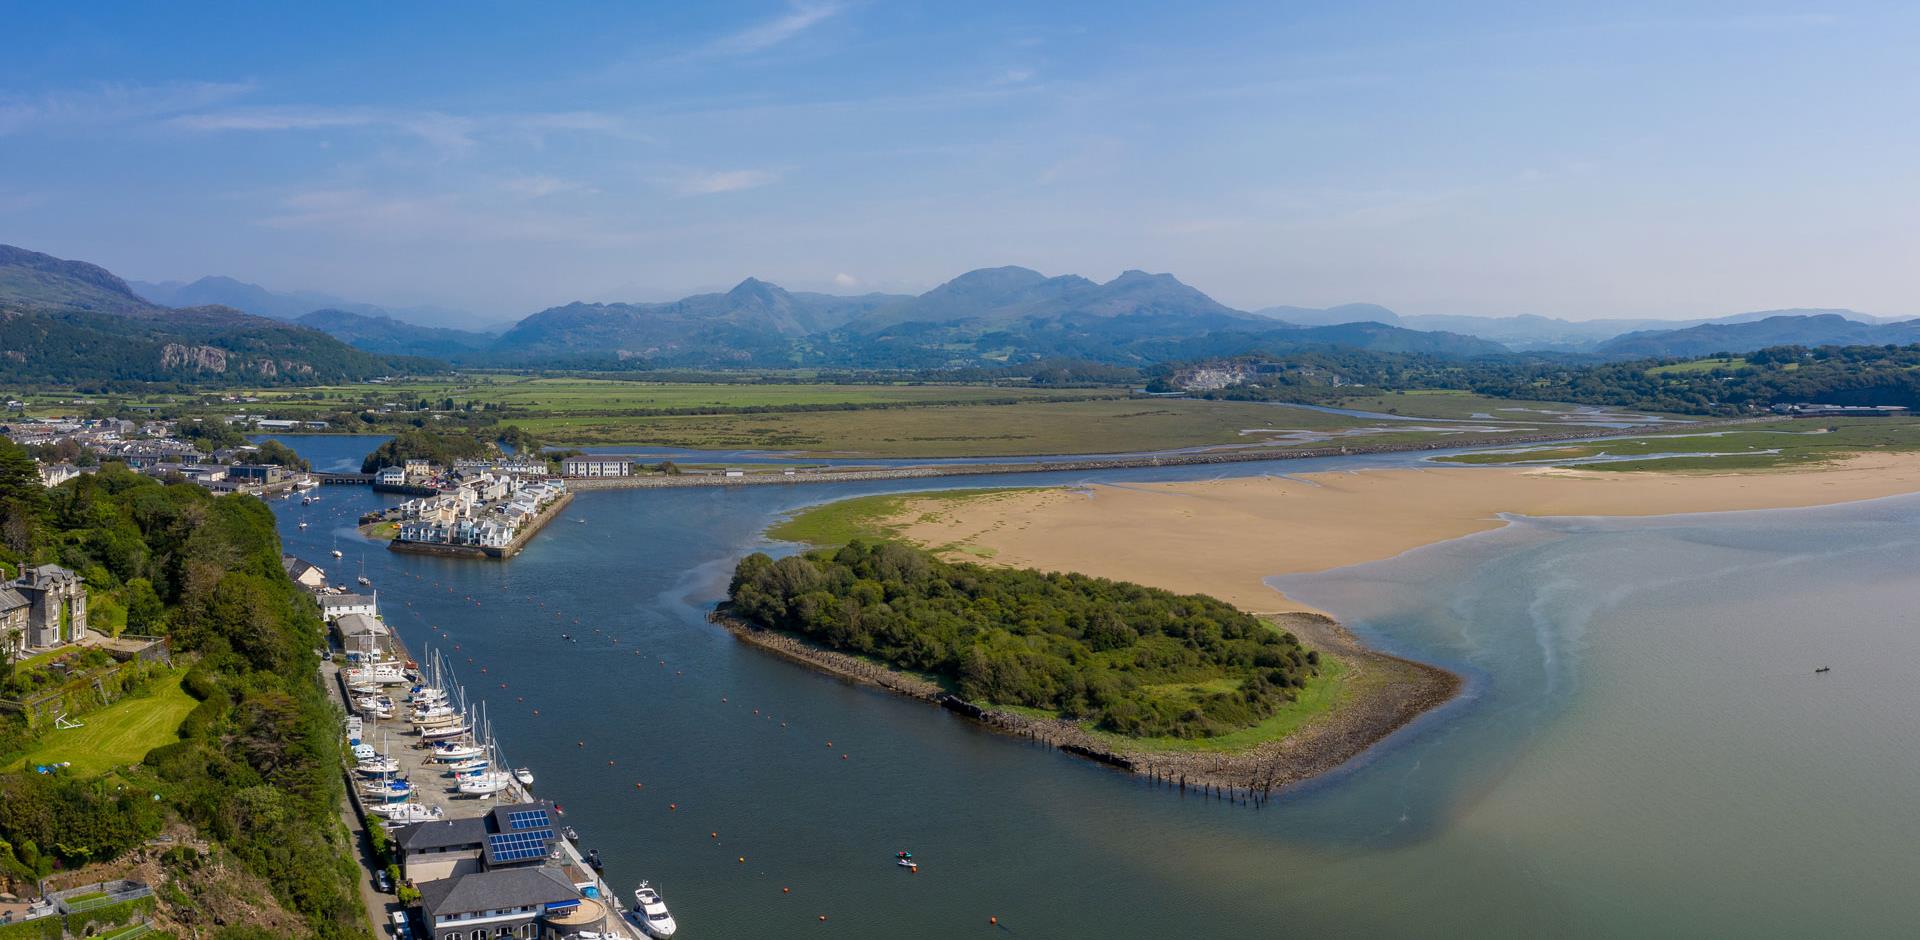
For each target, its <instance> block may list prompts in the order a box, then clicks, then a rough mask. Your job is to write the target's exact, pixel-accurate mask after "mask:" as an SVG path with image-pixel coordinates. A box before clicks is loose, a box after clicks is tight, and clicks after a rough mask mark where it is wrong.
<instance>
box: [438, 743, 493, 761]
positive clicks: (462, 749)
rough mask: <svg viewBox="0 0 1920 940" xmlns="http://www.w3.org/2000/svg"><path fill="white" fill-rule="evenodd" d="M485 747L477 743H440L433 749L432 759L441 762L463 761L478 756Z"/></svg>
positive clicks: (482, 752) (485, 750) (484, 751)
mask: <svg viewBox="0 0 1920 940" xmlns="http://www.w3.org/2000/svg"><path fill="white" fill-rule="evenodd" d="M486 752H487V749H486V748H484V747H481V746H480V745H478V744H441V745H438V746H436V747H434V749H433V759H434V760H437V761H440V762H442V763H454V762H456V761H463V760H466V759H467V758H469V757H479V756H480V755H482V754H485V753H486Z"/></svg>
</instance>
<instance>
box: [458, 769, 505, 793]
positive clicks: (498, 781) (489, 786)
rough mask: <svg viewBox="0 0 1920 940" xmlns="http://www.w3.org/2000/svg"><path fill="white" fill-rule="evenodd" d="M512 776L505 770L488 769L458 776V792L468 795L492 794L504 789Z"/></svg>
mask: <svg viewBox="0 0 1920 940" xmlns="http://www.w3.org/2000/svg"><path fill="white" fill-rule="evenodd" d="M511 783H513V778H511V777H509V776H507V774H506V772H505V771H499V770H495V771H489V772H485V773H478V774H474V775H472V776H469V777H462V778H460V792H461V793H464V794H466V795H468V796H492V795H494V794H495V793H499V792H500V791H502V790H505V789H506V788H507V787H508V785H510V784H511Z"/></svg>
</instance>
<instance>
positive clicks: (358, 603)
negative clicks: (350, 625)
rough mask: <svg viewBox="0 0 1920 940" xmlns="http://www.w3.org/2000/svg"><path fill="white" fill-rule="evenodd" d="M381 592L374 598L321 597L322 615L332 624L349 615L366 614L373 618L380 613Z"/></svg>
mask: <svg viewBox="0 0 1920 940" xmlns="http://www.w3.org/2000/svg"><path fill="white" fill-rule="evenodd" d="M379 596H380V595H379V592H375V593H374V595H373V596H372V597H369V596H367V595H365V594H322V595H320V614H321V616H324V617H326V618H327V621H328V622H329V623H331V622H332V621H334V620H337V619H339V618H341V617H345V616H346V615H348V614H366V615H367V616H369V617H371V616H373V615H374V614H377V613H379V612H380V605H379V603H378V600H379Z"/></svg>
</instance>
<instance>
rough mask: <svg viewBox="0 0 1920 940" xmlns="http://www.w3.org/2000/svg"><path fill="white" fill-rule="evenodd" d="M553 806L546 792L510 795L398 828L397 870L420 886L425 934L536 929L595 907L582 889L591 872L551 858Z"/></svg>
mask: <svg viewBox="0 0 1920 940" xmlns="http://www.w3.org/2000/svg"><path fill="white" fill-rule="evenodd" d="M554 812H555V810H554V808H553V803H552V802H550V801H547V800H540V801H536V802H532V803H514V804H509V805H506V806H498V807H494V808H493V809H492V810H490V811H488V812H487V813H485V814H483V815H479V816H464V817H460V818H457V819H445V820H436V821H433V822H427V823H421V824H419V825H416V826H411V827H408V828H407V829H406V830H405V831H404V832H402V833H400V834H399V836H398V838H397V839H396V845H397V846H398V847H399V850H400V868H401V873H402V874H403V875H404V876H405V878H406V880H407V881H409V882H412V883H413V884H414V885H415V886H416V887H418V889H419V891H420V908H421V913H422V915H423V919H424V920H425V922H426V923H427V924H428V925H429V926H430V927H432V932H431V934H430V936H431V937H433V938H435V940H448V938H453V940H472V938H474V937H480V938H487V940H490V938H494V937H516V938H534V937H541V936H545V935H547V934H545V933H543V928H548V932H551V930H553V929H560V927H561V926H562V924H572V923H573V922H574V920H575V919H577V918H576V915H580V914H586V913H588V912H586V911H583V910H582V908H583V906H585V907H594V908H596V910H598V902H594V901H591V900H588V899H586V898H585V897H584V896H583V891H584V890H585V889H586V888H588V887H590V886H592V885H593V883H594V877H593V875H592V873H591V872H587V871H584V870H579V869H578V867H577V866H572V865H565V864H560V863H557V862H556V861H555V856H556V855H558V854H559V852H558V849H559V836H558V833H557V831H556V827H555V825H554V822H553V813H554ZM597 916H598V914H595V915H594V917H596V918H597Z"/></svg>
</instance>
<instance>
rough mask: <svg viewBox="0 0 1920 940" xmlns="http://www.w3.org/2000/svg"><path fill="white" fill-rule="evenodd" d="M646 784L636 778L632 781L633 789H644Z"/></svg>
mask: <svg viewBox="0 0 1920 940" xmlns="http://www.w3.org/2000/svg"><path fill="white" fill-rule="evenodd" d="M646 786H647V785H646V784H644V783H641V782H640V781H638V780H636V781H634V782H633V788H634V789H635V790H641V789H645V788H646Z"/></svg>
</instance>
